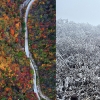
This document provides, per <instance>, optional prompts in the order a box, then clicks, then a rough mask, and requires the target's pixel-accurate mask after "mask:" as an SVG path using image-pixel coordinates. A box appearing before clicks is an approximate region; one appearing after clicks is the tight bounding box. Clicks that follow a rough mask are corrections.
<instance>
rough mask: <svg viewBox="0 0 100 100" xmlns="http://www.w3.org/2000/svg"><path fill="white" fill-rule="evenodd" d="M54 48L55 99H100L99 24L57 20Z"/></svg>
mask: <svg viewBox="0 0 100 100" xmlns="http://www.w3.org/2000/svg"><path fill="white" fill-rule="evenodd" d="M56 48H57V49H56V57H57V64H56V78H57V80H56V81H57V83H56V85H57V100H100V25H98V26H92V25H90V24H88V23H74V22H72V21H68V20H67V19H66V20H65V19H64V20H63V19H59V20H57V21H56ZM73 98H74V99H73ZM75 98H77V99H75Z"/></svg>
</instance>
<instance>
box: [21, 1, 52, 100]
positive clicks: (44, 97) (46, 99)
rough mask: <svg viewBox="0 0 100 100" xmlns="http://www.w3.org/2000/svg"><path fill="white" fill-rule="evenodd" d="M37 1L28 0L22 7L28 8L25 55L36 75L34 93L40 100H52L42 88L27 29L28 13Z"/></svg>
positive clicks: (26, 14) (34, 76)
mask: <svg viewBox="0 0 100 100" xmlns="http://www.w3.org/2000/svg"><path fill="white" fill-rule="evenodd" d="M34 1H35V0H26V1H25V2H24V3H23V4H22V5H21V6H20V11H21V9H22V8H24V7H25V6H27V8H26V12H25V53H26V56H27V57H28V58H29V59H30V66H31V68H32V69H33V71H34V75H33V82H34V86H33V90H34V92H35V93H36V94H37V97H38V100H41V99H40V97H41V98H43V99H45V100H50V99H49V98H48V97H47V96H45V95H44V94H43V93H42V91H41V88H40V83H39V75H38V67H37V66H36V64H35V61H34V59H33V58H32V55H31V53H30V52H29V46H28V29H27V19H28V13H29V10H30V7H31V5H32V3H33V2H34Z"/></svg>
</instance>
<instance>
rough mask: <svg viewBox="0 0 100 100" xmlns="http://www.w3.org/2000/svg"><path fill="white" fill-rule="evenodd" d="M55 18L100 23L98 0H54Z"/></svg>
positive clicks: (99, 3) (99, 1)
mask: <svg viewBox="0 0 100 100" xmlns="http://www.w3.org/2000/svg"><path fill="white" fill-rule="evenodd" d="M56 18H57V19H59V18H63V19H68V20H69V21H74V22H79V23H80V22H83V23H89V24H92V25H98V24H100V0H56Z"/></svg>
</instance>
